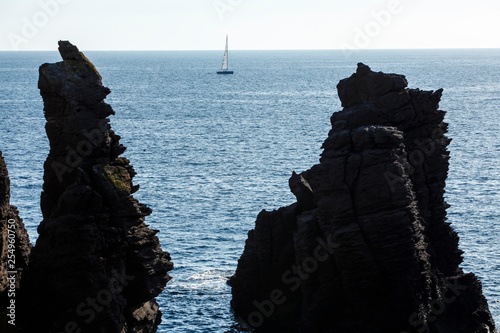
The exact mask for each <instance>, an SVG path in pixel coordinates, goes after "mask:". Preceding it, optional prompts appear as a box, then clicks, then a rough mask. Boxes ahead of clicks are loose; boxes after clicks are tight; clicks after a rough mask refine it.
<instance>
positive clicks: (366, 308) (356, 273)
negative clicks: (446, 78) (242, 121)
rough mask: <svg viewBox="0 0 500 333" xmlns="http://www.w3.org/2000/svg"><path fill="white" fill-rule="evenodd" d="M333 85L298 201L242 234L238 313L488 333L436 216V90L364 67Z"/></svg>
mask: <svg viewBox="0 0 500 333" xmlns="http://www.w3.org/2000/svg"><path fill="white" fill-rule="evenodd" d="M337 89H338V94H339V97H340V100H341V102H342V106H343V110H342V111H340V112H336V113H334V114H333V115H332V117H331V124H332V130H331V131H330V132H329V134H328V138H327V139H326V140H325V142H324V144H323V146H322V148H323V149H324V150H323V153H322V154H321V158H320V163H319V164H318V165H315V166H313V167H312V168H311V169H310V170H307V171H305V172H302V173H301V174H296V173H295V172H294V173H293V175H292V177H291V178H290V181H289V183H290V189H291V191H292V192H293V193H294V194H295V196H296V198H297V202H296V203H294V204H292V205H290V206H288V207H283V208H280V209H278V210H276V211H273V212H267V211H262V212H261V213H260V214H259V215H258V217H257V221H256V223H255V229H253V230H251V231H250V232H249V233H248V239H247V241H246V245H245V250H244V252H243V255H242V256H241V258H240V260H239V262H238V267H237V270H236V272H235V274H234V276H233V277H232V278H231V279H230V280H229V281H228V283H229V284H230V285H231V286H232V294H233V299H232V302H231V304H232V307H233V309H234V312H235V314H236V316H237V318H238V319H239V320H240V321H241V322H242V323H243V324H244V325H245V326H247V327H249V328H253V329H255V330H256V331H257V332H311V333H312V332H315V333H316V332H341V333H355V332H359V333H361V332H362V333H400V332H401V333H403V332H428V333H430V332H432V333H445V332H446V333H448V332H449V333H479V332H484V333H486V332H496V329H495V324H494V322H493V320H492V317H491V314H490V312H489V310H488V305H487V302H486V299H485V298H484V297H483V295H482V291H481V283H480V281H479V280H478V278H477V277H476V276H475V275H474V274H471V273H469V274H465V273H464V272H463V271H462V269H461V268H460V266H459V265H460V263H461V262H462V251H461V250H459V249H458V236H457V234H456V232H455V231H454V230H453V229H452V227H451V226H450V223H449V222H447V218H446V209H447V207H448V205H447V203H446V202H445V201H444V198H443V194H444V188H445V180H446V177H447V172H448V159H449V152H448V150H447V145H448V144H449V142H450V139H448V138H447V137H446V135H445V133H446V132H447V124H446V123H445V122H443V119H444V116H445V112H444V111H440V110H438V103H439V101H440V98H441V93H442V90H441V89H440V90H437V91H421V90H419V89H408V88H407V81H406V79H405V77H404V76H403V75H396V74H384V73H380V72H378V73H376V72H373V71H372V70H371V69H370V68H369V67H368V66H366V65H363V64H358V68H357V71H356V73H355V74H353V75H352V76H351V77H350V78H347V79H344V80H342V81H340V83H339V84H338V86H337Z"/></svg>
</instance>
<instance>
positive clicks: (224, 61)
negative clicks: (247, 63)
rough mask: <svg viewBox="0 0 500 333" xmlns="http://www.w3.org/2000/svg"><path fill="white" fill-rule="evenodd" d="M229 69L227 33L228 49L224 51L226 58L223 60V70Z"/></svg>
mask: <svg viewBox="0 0 500 333" xmlns="http://www.w3.org/2000/svg"><path fill="white" fill-rule="evenodd" d="M227 69H228V64H227V35H226V50H225V51H224V60H223V61H222V70H223V71H227Z"/></svg>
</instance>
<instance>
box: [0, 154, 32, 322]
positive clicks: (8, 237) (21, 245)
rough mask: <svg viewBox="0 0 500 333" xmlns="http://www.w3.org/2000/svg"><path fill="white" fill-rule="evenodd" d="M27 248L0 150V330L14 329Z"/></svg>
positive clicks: (26, 235) (28, 247)
mask: <svg viewBox="0 0 500 333" xmlns="http://www.w3.org/2000/svg"><path fill="white" fill-rule="evenodd" d="M30 251H31V243H30V241H29V237H28V232H27V231H26V228H25V227H24V223H23V220H22V219H21V218H20V217H19V213H18V211H17V208H16V207H14V206H11V205H10V179H9V174H8V172H7V166H6V164H5V160H4V158H3V156H2V152H1V151H0V313H1V315H0V332H13V331H14V328H15V327H16V326H15V325H13V324H16V325H17V324H19V321H18V320H17V319H16V310H17V304H16V301H17V295H18V294H19V282H20V281H21V276H22V275H23V271H24V269H25V268H26V266H27V265H28V257H29V254H30ZM11 301H13V302H14V303H11ZM9 308H10V309H12V310H13V311H12V312H11V310H10V309H9ZM9 315H10V316H9ZM9 322H10V324H9Z"/></svg>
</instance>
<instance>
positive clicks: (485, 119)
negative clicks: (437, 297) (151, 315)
mask: <svg viewBox="0 0 500 333" xmlns="http://www.w3.org/2000/svg"><path fill="white" fill-rule="evenodd" d="M85 53H86V55H87V57H88V58H89V59H90V60H91V61H92V62H93V63H94V64H95V66H96V67H97V69H98V70H99V72H100V73H101V75H102V77H103V83H104V85H105V86H107V87H109V88H110V89H111V91H112V93H111V94H110V95H109V97H108V98H107V102H108V103H109V104H111V106H112V107H113V108H114V110H115V111H116V116H112V117H111V118H112V119H111V124H112V128H113V129H114V130H115V132H116V133H117V134H119V135H120V136H122V140H121V143H123V144H124V145H125V146H127V147H128V149H127V151H126V152H125V153H124V154H123V156H125V157H127V158H128V159H130V160H131V163H132V165H133V166H134V167H135V170H136V171H137V173H138V175H137V176H136V177H135V183H136V184H140V186H141V189H140V190H139V192H137V193H136V194H135V195H134V196H135V197H137V198H138V199H139V200H140V201H141V202H143V203H145V204H147V205H149V206H150V207H151V208H152V209H153V214H152V215H151V216H149V217H148V218H147V221H146V222H147V223H148V224H149V225H150V226H151V227H152V228H155V229H159V230H160V231H161V232H160V233H159V234H158V236H159V238H160V241H161V243H162V246H163V248H164V249H166V250H167V251H169V252H170V254H171V256H172V260H173V262H174V265H175V269H174V270H173V271H172V272H171V275H172V276H173V279H172V281H170V282H169V283H168V285H167V287H166V290H165V291H164V292H163V293H162V294H161V295H160V296H159V297H158V302H159V303H160V305H161V310H162V311H163V322H162V324H161V326H160V328H159V332H182V333H187V332H235V328H234V325H235V321H234V319H233V316H232V314H231V310H230V306H229V302H230V299H231V296H230V288H229V287H228V286H227V285H226V284H225V282H226V280H227V279H228V277H230V276H231V275H232V274H233V272H234V270H235V268H236V265H237V261H238V258H239V257H240V255H241V253H242V251H243V248H244V243H245V239H246V237H247V232H248V231H249V230H250V229H252V228H253V226H254V222H255V219H256V216H257V214H258V213H259V212H260V211H261V210H262V209H267V210H272V209H277V208H279V207H281V206H284V205H288V204H291V203H293V202H294V201H295V198H294V196H293V195H292V194H291V193H290V191H289V189H288V178H289V177H290V175H291V173H292V171H294V170H295V171H297V172H300V171H304V170H306V169H308V168H310V167H311V166H312V165H314V164H316V163H318V159H319V154H320V152H321V150H320V147H321V144H322V142H323V141H324V139H326V137H327V133H328V131H329V129H330V124H329V117H330V116H331V114H332V113H333V112H335V111H338V110H340V109H341V107H340V102H339V99H338V97H337V92H336V85H337V83H338V81H339V80H340V79H342V78H345V77H348V76H350V75H351V74H352V73H353V72H354V71H355V70H356V64H357V62H359V61H362V62H364V63H365V64H367V65H369V66H371V68H372V69H373V70H375V71H383V72H390V73H399V74H404V75H406V78H407V80H408V82H409V87H411V88H420V89H425V90H436V89H439V88H444V94H443V98H442V101H441V104H440V107H441V109H442V110H446V111H448V113H447V116H446V121H448V122H449V123H450V131H449V134H448V135H449V137H451V138H453V141H452V143H451V145H450V147H449V148H450V151H451V161H450V163H451V167H450V171H449V177H448V181H447V187H446V198H447V201H448V203H449V204H450V205H451V208H450V209H449V210H448V217H449V221H450V222H452V225H453V227H454V228H455V230H456V231H457V232H458V234H459V236H460V247H461V248H462V249H463V250H465V255H464V263H463V268H464V270H465V271H467V272H469V271H472V272H474V273H476V274H477V275H478V276H479V278H480V279H481V281H482V283H483V290H484V293H485V296H486V298H487V299H488V301H489V306H490V310H491V312H492V313H493V315H494V318H495V320H496V322H497V323H500V244H499V240H500V212H499V207H500V164H499V162H500V128H499V127H500V126H499V124H500V50H498V49H497V50H404V51H403V50H400V51H398V50H390V51H388V50H387V51H383V50H378V51H375V50H374V51H360V52H357V53H344V52H342V51H234V52H231V53H230V59H229V60H230V69H233V70H234V71H235V73H234V75H216V74H215V72H216V70H218V69H219V68H220V65H221V61H222V52H212V51H191V52H188V51H186V52H184V51H170V52H85ZM56 61H60V57H59V54H58V53H57V52H22V53H13V52H0V124H1V125H0V150H2V151H3V155H4V157H5V159H6V162H7V166H8V168H9V173H10V177H11V183H12V199H11V202H12V204H13V205H16V206H18V207H19V210H20V214H21V217H22V218H23V219H24V221H25V223H26V226H27V228H28V231H29V234H30V237H31V240H32V242H35V240H36V238H37V232H36V227H37V225H38V224H39V223H40V221H41V219H42V216H41V212H40V207H39V206H40V202H39V201H40V193H41V189H42V181H43V180H42V177H43V163H44V161H45V158H46V157H47V154H48V151H49V146H48V141H47V138H46V135H45V130H44V125H45V119H44V117H43V102H42V98H41V97H40V95H39V91H38V89H37V82H38V67H39V65H41V64H42V63H45V62H56Z"/></svg>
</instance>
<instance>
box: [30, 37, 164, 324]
mask: <svg viewBox="0 0 500 333" xmlns="http://www.w3.org/2000/svg"><path fill="white" fill-rule="evenodd" d="M59 52H60V54H61V56H62V58H63V61H62V62H59V63H55V64H44V65H42V66H41V67H40V78H39V83H38V86H39V89H40V93H41V95H42V97H43V101H44V106H45V107H44V111H45V118H46V119H47V124H46V132H47V136H48V138H49V141H50V154H49V156H48V157H47V160H46V162H45V165H44V171H45V173H44V184H43V193H42V196H41V207H42V213H43V221H42V222H41V224H40V225H39V227H38V233H39V238H38V240H37V242H36V245H35V247H34V248H33V250H32V253H31V256H30V264H29V267H28V269H27V270H26V271H25V274H24V276H23V279H22V284H21V286H22V300H23V304H22V305H23V307H22V313H23V319H24V320H23V321H22V323H23V324H24V327H23V331H24V332H92V333H93V332H155V331H156V328H157V326H158V324H159V323H160V321H161V312H160V311H159V306H158V304H157V302H156V301H155V297H156V296H157V295H159V294H160V292H161V291H162V290H163V289H164V287H165V285H166V283H167V282H168V280H169V279H170V277H169V275H168V273H167V272H168V271H170V270H171V269H172V268H173V264H172V263H171V262H170V255H169V254H168V253H167V252H164V251H162V249H161V248H160V244H159V240H158V238H157V237H156V233H157V232H158V231H157V230H152V229H150V228H149V227H148V226H147V225H146V224H145V217H146V216H148V215H150V214H151V209H150V208H148V207H146V206H145V205H143V204H141V203H139V202H138V201H137V200H136V199H135V198H133V197H132V195H131V194H132V193H134V192H136V191H137V190H138V188H139V186H136V185H133V183H132V178H133V177H134V175H135V172H134V169H133V168H132V166H131V165H130V164H129V161H128V160H127V159H125V158H123V157H119V155H120V154H121V153H123V152H124V151H125V147H123V146H122V145H121V144H120V143H119V139H120V137H119V136H118V135H116V134H115V133H114V132H113V131H112V130H111V128H110V125H109V120H108V118H107V117H108V116H110V115H113V114H114V111H113V110H112V108H111V107H110V106H109V105H108V104H106V103H104V101H103V100H104V99H105V97H106V96H107V95H108V94H109V93H110V90H109V89H108V88H106V87H103V85H102V82H101V76H100V75H99V73H98V72H97V70H96V69H95V67H94V66H93V64H92V63H91V62H90V61H89V60H88V59H87V58H86V57H85V56H84V55H83V54H82V53H80V52H79V51H78V49H77V48H76V46H74V45H72V44H71V43H69V42H65V41H61V42H59Z"/></svg>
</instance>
